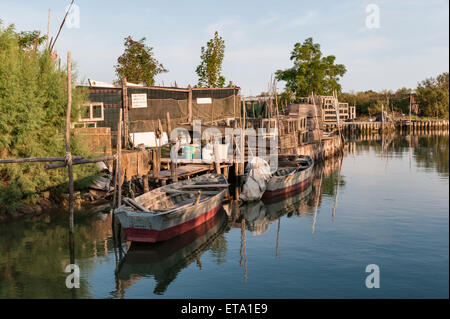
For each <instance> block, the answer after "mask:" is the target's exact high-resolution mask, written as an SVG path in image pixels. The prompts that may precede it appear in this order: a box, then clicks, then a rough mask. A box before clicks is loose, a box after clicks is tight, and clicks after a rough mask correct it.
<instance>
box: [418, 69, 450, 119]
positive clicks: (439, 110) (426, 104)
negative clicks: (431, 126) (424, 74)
mask: <svg viewBox="0 0 450 319" xmlns="http://www.w3.org/2000/svg"><path fill="white" fill-rule="evenodd" d="M448 77H449V76H448V72H444V73H442V74H439V75H438V76H437V77H436V78H429V79H425V80H424V81H422V82H421V83H419V85H418V86H417V89H416V96H417V102H418V103H419V108H420V114H421V115H425V116H435V117H446V118H448V115H449V92H448V90H449V88H448V85H449V81H448Z"/></svg>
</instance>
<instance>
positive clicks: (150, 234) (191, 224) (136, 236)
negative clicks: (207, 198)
mask: <svg viewBox="0 0 450 319" xmlns="http://www.w3.org/2000/svg"><path fill="white" fill-rule="evenodd" d="M221 207H222V204H220V205H219V206H217V207H216V208H213V209H211V210H210V211H209V212H206V213H203V214H201V215H200V216H198V217H197V218H193V219H191V220H189V221H187V222H185V223H182V224H179V225H177V226H173V227H170V228H167V229H164V230H154V229H140V228H125V233H126V235H127V240H129V241H137V242H147V243H154V242H157V241H164V240H168V239H171V238H173V237H175V236H178V235H181V234H183V233H185V232H187V231H190V230H191V229H194V228H195V227H197V226H200V225H201V224H203V223H206V222H207V221H208V220H210V219H211V218H213V217H214V216H215V215H216V213H217V212H218V211H219V210H220V208H221Z"/></svg>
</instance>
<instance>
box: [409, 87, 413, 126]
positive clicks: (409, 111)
mask: <svg viewBox="0 0 450 319" xmlns="http://www.w3.org/2000/svg"><path fill="white" fill-rule="evenodd" d="M411 98H412V96H411V92H410V93H409V129H411Z"/></svg>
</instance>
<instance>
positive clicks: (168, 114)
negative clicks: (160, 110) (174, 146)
mask: <svg viewBox="0 0 450 319" xmlns="http://www.w3.org/2000/svg"><path fill="white" fill-rule="evenodd" d="M166 121H167V137H169V138H170V132H172V127H171V125H170V113H169V112H167V113H166Z"/></svg>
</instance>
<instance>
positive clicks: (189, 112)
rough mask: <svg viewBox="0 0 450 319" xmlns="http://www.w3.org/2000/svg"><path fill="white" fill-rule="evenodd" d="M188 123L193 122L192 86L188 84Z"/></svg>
mask: <svg viewBox="0 0 450 319" xmlns="http://www.w3.org/2000/svg"><path fill="white" fill-rule="evenodd" d="M188 90H189V91H188V123H189V124H191V123H192V87H191V85H190V84H189V85H188Z"/></svg>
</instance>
